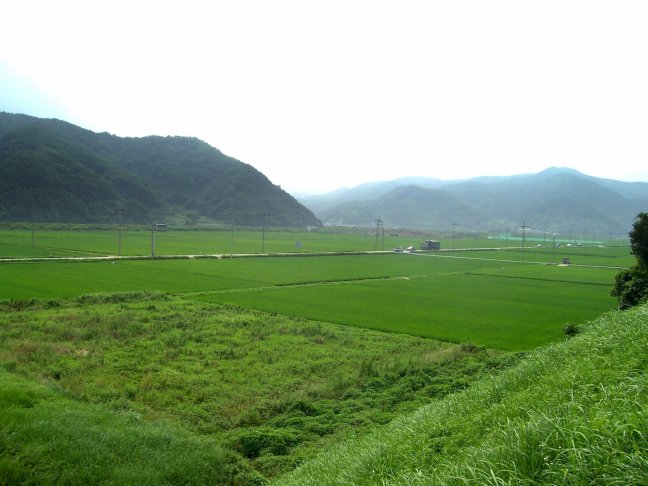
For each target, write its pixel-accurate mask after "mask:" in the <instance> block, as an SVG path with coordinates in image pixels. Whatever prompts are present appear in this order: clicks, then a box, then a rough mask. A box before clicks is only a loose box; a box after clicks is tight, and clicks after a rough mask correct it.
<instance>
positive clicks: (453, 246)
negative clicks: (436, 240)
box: [452, 223, 457, 250]
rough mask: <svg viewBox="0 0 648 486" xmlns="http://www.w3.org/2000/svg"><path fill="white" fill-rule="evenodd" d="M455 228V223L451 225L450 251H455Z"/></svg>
mask: <svg viewBox="0 0 648 486" xmlns="http://www.w3.org/2000/svg"><path fill="white" fill-rule="evenodd" d="M456 227H457V223H452V249H453V250H454V249H455V228H456Z"/></svg>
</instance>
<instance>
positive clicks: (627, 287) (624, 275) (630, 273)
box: [610, 213, 648, 309]
mask: <svg viewBox="0 0 648 486" xmlns="http://www.w3.org/2000/svg"><path fill="white" fill-rule="evenodd" d="M630 246H631V248H632V254H633V255H635V256H636V257H637V263H636V265H634V266H632V267H631V268H629V269H627V270H623V271H621V272H619V274H617V276H616V278H615V281H614V286H613V287H612V291H611V292H610V294H611V295H613V296H615V297H618V298H619V308H620V309H627V308H628V307H632V306H635V305H638V304H641V303H642V302H646V301H648V213H639V214H638V215H637V218H636V219H635V222H634V224H633V226H632V231H630Z"/></svg>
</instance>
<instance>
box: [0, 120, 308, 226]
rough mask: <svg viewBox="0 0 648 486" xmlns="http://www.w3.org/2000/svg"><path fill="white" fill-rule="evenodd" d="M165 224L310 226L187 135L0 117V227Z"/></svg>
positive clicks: (254, 177)
mask: <svg viewBox="0 0 648 486" xmlns="http://www.w3.org/2000/svg"><path fill="white" fill-rule="evenodd" d="M117 208H122V209H124V210H125V212H124V213H123V215H122V217H123V220H124V221H126V222H133V223H147V222H148V223H150V222H154V221H158V222H160V221H165V222H166V221H167V220H170V219H173V220H175V221H182V222H183V223H185V222H186V223H188V224H195V223H196V222H199V221H219V222H224V223H233V224H238V225H248V226H261V225H262V224H263V225H266V224H267V225H269V226H288V227H300V226H301V227H305V226H307V225H315V226H318V225H319V224H320V222H319V220H318V219H317V218H316V217H315V216H314V215H313V214H312V213H311V212H310V211H309V210H308V209H306V208H305V207H303V206H302V205H301V204H299V203H298V202H297V201H296V200H295V199H294V198H293V197H292V196H290V195H289V194H287V193H286V192H285V191H283V190H282V189H281V188H279V187H277V186H275V185H273V184H272V183H271V182H270V181H269V180H268V179H267V178H266V177H265V176H264V175H263V174H261V173H260V172H258V171H257V170H256V169H254V168H253V167H252V166H250V165H248V164H244V163H242V162H240V161H238V160H236V159H233V158H231V157H228V156H226V155H224V154H223V153H221V152H220V151H219V150H217V149H215V148H213V147H211V146H209V145H208V144H206V143H205V142H202V141H200V140H198V139H195V138H187V137H145V138H121V137H117V136H114V135H110V134H108V133H93V132H91V131H89V130H84V129H82V128H79V127H76V126H74V125H71V124H69V123H65V122H62V121H59V120H43V119H38V118H33V117H25V116H20V115H12V114H8V113H0V220H3V221H36V222H67V223H100V222H102V223H107V222H112V223H117V221H118V219H119V218H118V216H117V215H116V214H115V210H116V209H117Z"/></svg>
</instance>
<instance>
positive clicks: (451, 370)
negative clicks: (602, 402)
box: [0, 293, 517, 484]
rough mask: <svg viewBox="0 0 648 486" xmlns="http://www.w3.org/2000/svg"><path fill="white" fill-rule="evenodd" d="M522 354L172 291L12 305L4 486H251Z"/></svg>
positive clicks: (3, 335)
mask: <svg viewBox="0 0 648 486" xmlns="http://www.w3.org/2000/svg"><path fill="white" fill-rule="evenodd" d="M516 359H517V357H516V356H498V355H494V354H493V353H492V352H490V353H489V352H487V351H486V350H485V349H484V348H482V347H479V346H476V345H474V344H470V343H464V344H463V345H450V344H447V343H441V342H438V341H433V340H427V339H420V338H414V337H409V336H403V335H395V334H385V333H377V332H369V331H365V330H360V329H355V328H352V327H346V326H335V325H332V324H325V323H318V322H306V321H303V320H292V319H288V318H285V317H281V316H275V315H270V314H264V313H260V312H257V311H247V310H243V309H240V308H234V307H231V306H214V305H207V304H201V303H196V302H193V303H190V302H182V301H174V300H169V298H168V297H166V296H165V295H164V294H146V293H130V294H101V295H87V296H80V297H77V298H74V299H71V300H68V301H60V300H55V301H52V300H50V301H12V302H11V303H10V305H8V306H7V307H6V308H5V312H3V313H2V314H0V369H4V370H5V371H4V372H3V373H2V374H0V381H1V383H2V387H0V389H2V394H0V406H1V407H2V409H3V414H2V418H0V424H1V425H0V430H1V432H0V451H2V453H1V454H0V457H1V458H2V459H1V460H0V483H7V482H21V481H24V482H31V483H37V484H40V483H44V482H53V483H73V484H81V483H87V482H92V483H96V482H106V483H115V484H118V483H122V482H139V479H140V478H145V480H144V483H145V484H159V483H160V482H163V483H164V482H166V483H177V482H182V483H185V482H186V483H188V484H204V483H208V482H212V483H213V482H216V483H224V482H231V483H234V484H249V483H250V481H251V479H253V478H255V477H256V478H258V477H261V476H260V475H261V474H262V475H264V476H275V475H277V474H279V473H281V472H283V471H286V470H289V469H292V468H294V467H295V466H296V465H297V464H299V463H301V462H303V461H304V460H306V459H308V458H310V457H312V456H314V454H315V453H316V452H317V451H318V450H319V449H320V448H322V447H326V446H330V445H331V444H334V443H336V442H339V441H340V440H341V439H342V438H344V437H351V436H355V435H362V434H365V433H367V432H368V431H369V430H370V429H371V428H373V427H374V426H376V425H377V424H385V423H388V422H389V421H391V420H392V419H393V418H395V417H397V416H398V415H400V414H402V413H406V412H410V411H413V410H415V409H416V408H418V407H420V406H421V405H423V404H425V403H429V402H430V401H431V400H434V399H437V398H439V397H443V396H445V395H447V394H448V393H451V392H453V391H457V390H461V389H463V388H465V387H466V386H467V385H468V384H469V383H471V382H472V381H474V380H475V379H477V378H479V377H480V376H483V375H485V374H490V373H493V372H494V371H495V370H497V369H501V368H504V367H507V366H510V365H511V364H512V363H514V362H515V361H516ZM5 412H6V413H5ZM44 421H45V423H44ZM179 449H185V450H184V452H179ZM255 470H256V471H258V473H257V472H254V471H255Z"/></svg>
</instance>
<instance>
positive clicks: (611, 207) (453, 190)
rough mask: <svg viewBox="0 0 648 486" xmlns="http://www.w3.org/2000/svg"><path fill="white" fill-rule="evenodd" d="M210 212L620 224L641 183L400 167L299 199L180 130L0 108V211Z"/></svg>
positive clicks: (483, 227)
mask: <svg viewBox="0 0 648 486" xmlns="http://www.w3.org/2000/svg"><path fill="white" fill-rule="evenodd" d="M117 208H124V209H125V210H126V211H125V213H124V215H123V220H124V222H132V223H150V222H154V221H157V222H160V221H166V220H167V219H172V220H173V221H176V222H181V223H183V224H184V223H187V222H188V223H192V222H198V221H200V222H218V223H224V224H235V225H240V226H261V225H262V224H266V225H268V226H283V227H304V226H319V225H321V224H322V221H324V222H325V223H326V224H330V225H354V226H374V225H375V220H376V219H377V218H380V219H382V220H383V221H384V223H385V226H386V227H393V228H416V229H436V230H447V229H451V228H457V229H460V230H467V231H502V232H503V231H505V230H507V229H508V230H513V229H516V228H519V226H520V225H522V224H523V223H526V225H527V226H529V227H530V228H532V229H534V230H536V231H548V232H552V233H553V232H556V233H561V234H567V233H574V234H587V233H589V234H592V233H599V234H603V233H613V234H618V235H625V234H626V233H627V231H628V230H629V229H630V227H631V225H632V221H633V220H634V217H635V216H636V215H637V213H639V212H640V211H648V183H646V182H621V181H615V180H610V179H600V178H596V177H592V176H588V175H586V174H583V173H580V172H577V171H575V170H572V169H567V168H556V167H554V168H550V169H547V170H544V171H542V172H540V173H537V174H522V175H515V176H509V177H478V178H473V179H467V180H455V181H449V180H440V179H434V178H425V177H407V178H402V179H397V180H392V181H385V182H377V183H369V184H362V185H359V186H357V187H354V188H352V189H341V190H337V191H333V192H331V193H329V194H325V195H319V196H306V195H304V196H300V197H298V200H297V199H295V198H294V197H293V196H291V195H289V194H288V193H286V192H285V191H283V190H282V189H281V188H280V187H278V186H276V185H274V184H272V183H271V182H270V181H269V180H268V178H267V177H265V176H264V175H263V174H262V173H260V172H259V171H258V170H256V169H255V168H254V167H252V166H251V165H249V164H245V163H243V162H241V161H238V160H236V159H234V158H232V157H228V156H226V155H224V154H223V153H221V152H220V151H219V150H217V149H215V148H214V147H211V146H210V145H208V144H207V143H205V142H202V141H200V140H198V139H196V138H189V137H157V136H150V137H143V138H123V137H117V136H114V135H110V134H108V133H94V132H91V131H89V130H85V129H83V128H80V127H77V126H74V125H71V124H69V123H66V122H64V121H59V120H50V119H39V118H35V117H31V116H27V115H16V114H9V113H2V112H0V221H35V222H67V223H114V222H115V221H116V215H115V209H117Z"/></svg>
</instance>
